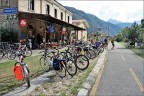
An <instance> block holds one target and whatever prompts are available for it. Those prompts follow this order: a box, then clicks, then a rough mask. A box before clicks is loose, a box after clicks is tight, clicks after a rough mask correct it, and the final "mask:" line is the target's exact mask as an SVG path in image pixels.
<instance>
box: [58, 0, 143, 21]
mask: <svg viewBox="0 0 144 96" xmlns="http://www.w3.org/2000/svg"><path fill="white" fill-rule="evenodd" d="M57 1H58V2H59V3H61V4H62V5H63V6H69V7H74V8H76V9H79V10H82V11H84V12H86V13H90V14H93V15H95V16H97V17H98V18H100V19H102V20H104V21H107V20H109V19H114V20H118V21H121V22H134V21H139V20H141V19H143V18H144V15H143V14H144V13H143V11H144V1H142V0H132V1H130V0H128V1H126V0H124V1H120V0H119V1H114V0H112V1H110V0H107V1H104V0H57Z"/></svg>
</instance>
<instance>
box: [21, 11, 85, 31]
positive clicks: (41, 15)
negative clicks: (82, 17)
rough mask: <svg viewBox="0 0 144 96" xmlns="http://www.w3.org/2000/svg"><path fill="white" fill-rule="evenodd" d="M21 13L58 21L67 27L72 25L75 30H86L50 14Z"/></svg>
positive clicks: (52, 21) (57, 22) (53, 21)
mask: <svg viewBox="0 0 144 96" xmlns="http://www.w3.org/2000/svg"><path fill="white" fill-rule="evenodd" d="M19 14H27V15H31V16H32V17H34V18H35V17H36V18H38V19H41V20H44V21H49V22H51V23H56V24H59V25H62V26H66V27H72V28H73V29H74V30H85V29H84V28H80V27H78V26H75V25H73V24H70V23H67V22H65V21H62V20H59V19H56V18H54V17H52V16H50V15H45V14H37V13H28V12H19Z"/></svg>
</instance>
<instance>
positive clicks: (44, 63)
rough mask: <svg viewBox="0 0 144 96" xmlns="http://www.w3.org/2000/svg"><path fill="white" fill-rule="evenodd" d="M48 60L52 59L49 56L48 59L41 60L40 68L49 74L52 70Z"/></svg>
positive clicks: (42, 58)
mask: <svg viewBox="0 0 144 96" xmlns="http://www.w3.org/2000/svg"><path fill="white" fill-rule="evenodd" d="M48 58H50V57H49V56H48V57H41V58H40V60H39V61H40V66H41V68H42V69H43V70H44V71H45V72H48V71H49V70H50V66H49V64H48ZM49 60H50V59H49Z"/></svg>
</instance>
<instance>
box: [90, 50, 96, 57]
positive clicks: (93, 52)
mask: <svg viewBox="0 0 144 96" xmlns="http://www.w3.org/2000/svg"><path fill="white" fill-rule="evenodd" d="M89 52H90V54H91V58H90V59H94V58H95V57H96V53H95V51H94V50H89Z"/></svg>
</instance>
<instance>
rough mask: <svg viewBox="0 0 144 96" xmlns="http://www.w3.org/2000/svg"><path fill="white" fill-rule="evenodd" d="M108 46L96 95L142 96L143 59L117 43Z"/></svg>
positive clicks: (143, 95) (143, 78)
mask: <svg viewBox="0 0 144 96" xmlns="http://www.w3.org/2000/svg"><path fill="white" fill-rule="evenodd" d="M110 48H111V46H109V50H108V61H107V63H106V64H105V67H104V70H103V73H102V76H101V79H100V82H99V85H98V88H97V91H96V96H144V94H143V92H144V83H143V82H144V74H143V73H144V71H143V70H144V59H141V58H140V57H139V56H136V55H135V54H134V53H133V52H132V51H130V50H128V49H125V48H124V47H123V46H122V45H120V44H119V43H116V49H115V50H110Z"/></svg>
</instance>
